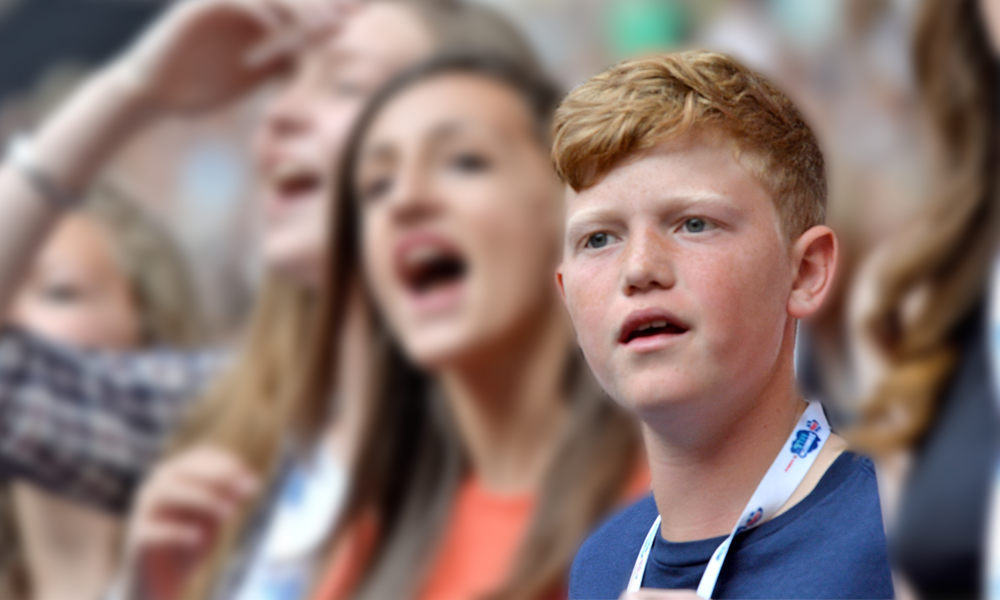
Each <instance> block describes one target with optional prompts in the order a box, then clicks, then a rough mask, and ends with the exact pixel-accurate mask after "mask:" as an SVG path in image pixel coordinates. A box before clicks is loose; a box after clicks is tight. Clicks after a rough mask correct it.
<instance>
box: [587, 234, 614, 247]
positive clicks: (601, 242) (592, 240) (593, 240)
mask: <svg viewBox="0 0 1000 600" xmlns="http://www.w3.org/2000/svg"><path fill="white" fill-rule="evenodd" d="M610 241H611V236H609V235H608V234H606V233H595V234H592V235H591V236H590V237H588V238H587V247H588V248H603V247H605V246H607V245H608V242H610Z"/></svg>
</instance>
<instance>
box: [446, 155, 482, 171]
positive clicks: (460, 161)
mask: <svg viewBox="0 0 1000 600" xmlns="http://www.w3.org/2000/svg"><path fill="white" fill-rule="evenodd" d="M451 166H452V167H454V168H455V169H458V170H459V171H462V172H465V173H478V172H480V171H485V170H486V169H488V168H489V166H490V162H489V161H488V160H486V158H485V157H483V156H480V155H478V154H472V153H464V154H459V155H457V156H455V157H454V158H452V160H451Z"/></svg>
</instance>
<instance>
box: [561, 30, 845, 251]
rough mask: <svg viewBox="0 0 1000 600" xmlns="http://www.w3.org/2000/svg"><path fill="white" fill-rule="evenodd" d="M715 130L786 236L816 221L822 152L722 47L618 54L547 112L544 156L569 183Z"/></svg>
mask: <svg viewBox="0 0 1000 600" xmlns="http://www.w3.org/2000/svg"><path fill="white" fill-rule="evenodd" d="M709 128H711V129H715V130H720V131H721V132H723V133H724V134H725V135H726V136H728V137H730V138H731V139H732V141H733V142H734V143H735V145H736V148H737V149H738V150H739V151H740V152H741V153H747V154H750V155H751V158H753V159H756V160H749V161H747V162H748V166H749V167H750V168H751V169H752V171H753V172H754V174H755V175H756V176H757V177H758V179H759V180H760V181H761V183H763V184H764V186H765V188H766V189H767V190H768V191H769V192H770V193H771V196H772V198H773V200H774V202H775V205H776V207H777V209H778V212H779V214H780V216H781V219H782V227H783V229H784V232H785V234H786V235H787V236H789V237H790V238H794V237H797V236H799V235H800V234H802V233H803V232H804V231H806V230H807V229H809V228H810V227H813V226H814V225H819V224H821V223H822V222H823V219H824V217H825V213H826V174H825V172H824V165H823V153H822V152H821V151H820V148H819V144H818V142H817V141H816V137H815V136H814V135H813V132H812V130H811V129H810V128H809V126H808V125H807V124H806V122H805V121H804V120H803V118H802V116H801V115H800V114H799V111H798V109H796V108H795V105H794V104H792V102H791V101H790V100H789V99H788V98H787V97H785V95H784V94H782V93H781V92H780V91H778V90H777V89H776V88H775V87H774V86H773V85H771V84H770V83H769V82H768V81H767V80H766V79H764V78H763V77H762V76H760V75H758V74H757V73H755V72H753V71H751V70H750V69H748V68H746V67H744V66H743V65H741V64H740V63H738V62H736V61H735V60H733V59H732V58H730V57H729V56H726V55H724V54H718V53H714V52H704V51H697V50H695V51H688V52H680V53H676V54H663V55H658V56H652V57H648V58H641V59H636V60H630V61H626V62H623V63H621V64H619V65H617V66H614V67H612V68H610V69H608V70H607V71H605V72H603V73H601V74H599V75H596V76H595V77H592V78H591V79H589V80H588V81H586V82H585V83H583V84H582V85H580V86H579V87H577V88H576V89H575V90H573V91H572V92H570V94H569V96H567V97H566V99H565V100H564V101H563V103H562V105H561V106H560V107H559V110H558V111H557V112H556V118H555V126H554V139H553V148H552V157H553V161H554V163H555V167H556V171H557V172H558V173H559V175H560V177H562V179H563V180H564V181H565V182H566V183H567V184H569V185H570V186H571V187H572V188H573V189H574V190H576V191H581V190H584V189H587V188H589V187H591V186H593V185H596V184H597V183H599V182H600V180H601V179H602V178H603V177H604V176H605V175H607V174H608V172H610V171H611V170H612V169H614V168H615V167H617V166H618V165H620V164H621V163H622V162H623V161H625V160H627V159H629V158H631V157H633V156H635V155H636V154H638V153H640V152H643V151H645V150H648V149H650V148H653V147H654V146H656V145H657V144H660V143H662V142H664V141H667V140H670V139H674V138H677V137H679V136H682V135H684V134H686V133H689V132H692V131H694V130H696V129H698V130H701V129H709Z"/></svg>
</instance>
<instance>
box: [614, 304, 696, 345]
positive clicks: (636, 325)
mask: <svg viewBox="0 0 1000 600" xmlns="http://www.w3.org/2000/svg"><path fill="white" fill-rule="evenodd" d="M688 329H689V327H688V326H687V325H685V324H684V323H683V322H682V321H681V320H680V319H678V318H676V317H675V316H673V315H671V314H669V313H667V312H665V311H661V310H657V309H646V310H640V311H636V312H634V313H632V314H631V315H629V316H628V318H627V319H625V322H624V323H622V326H621V329H620V330H619V334H618V343H620V344H628V343H629V342H631V341H633V340H637V339H641V338H651V337H656V336H674V335H680V334H683V333H685V332H687V331H688Z"/></svg>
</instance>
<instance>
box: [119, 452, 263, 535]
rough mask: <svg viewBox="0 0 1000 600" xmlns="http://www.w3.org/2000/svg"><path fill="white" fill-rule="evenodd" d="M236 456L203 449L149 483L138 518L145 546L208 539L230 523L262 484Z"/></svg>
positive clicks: (135, 532)
mask: <svg viewBox="0 0 1000 600" xmlns="http://www.w3.org/2000/svg"><path fill="white" fill-rule="evenodd" d="M258 485H259V484H258V483H257V480H256V478H255V477H254V476H253V475H252V474H251V473H250V472H249V470H248V469H247V468H246V467H245V466H243V465H242V464H241V463H240V462H239V461H238V460H236V459H235V458H234V457H232V456H231V455H229V454H227V453H225V452H222V451H219V450H215V449H211V448H201V449H196V450H194V451H191V452H189V453H186V454H184V455H181V456H179V457H177V458H175V459H173V460H172V461H170V462H168V463H166V464H165V465H163V466H162V467H161V468H160V469H159V470H158V471H157V472H156V473H155V474H154V475H153V477H152V478H151V479H150V481H149V482H148V484H147V485H146V486H145V487H144V489H143V492H142V495H141V496H140V499H139V506H138V510H137V511H136V516H135V521H134V523H133V535H132V536H131V537H132V539H133V543H134V544H138V545H140V546H161V545H180V546H185V547H190V546H195V545H198V544H200V543H204V542H205V541H206V540H207V539H210V538H212V537H214V535H215V534H216V532H217V531H218V530H219V528H220V527H222V526H223V525H225V524H226V523H228V522H229V521H230V520H231V519H232V518H233V517H234V516H235V515H236V514H237V513H238V512H239V509H240V508H241V507H243V506H244V505H245V504H246V502H247V500H248V499H250V498H251V497H252V496H253V494H254V493H255V492H256V490H257V488H258Z"/></svg>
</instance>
